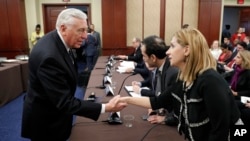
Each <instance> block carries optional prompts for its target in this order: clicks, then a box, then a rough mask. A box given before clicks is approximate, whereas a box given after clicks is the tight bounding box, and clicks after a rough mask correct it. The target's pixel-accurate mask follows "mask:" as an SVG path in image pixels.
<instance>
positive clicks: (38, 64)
mask: <svg viewBox="0 0 250 141" xmlns="http://www.w3.org/2000/svg"><path fill="white" fill-rule="evenodd" d="M86 19H87V16H86V14H84V13H83V12H82V11H80V10H77V9H65V10H63V11H62V12H61V13H60V14H59V16H58V18H57V22H56V30H54V31H52V32H50V33H48V34H47V35H45V36H44V37H43V38H41V39H40V40H39V41H38V43H37V44H36V45H35V47H34V49H33V50H32V52H31V54H30V57H29V89H28V92H27V95H26V97H25V99H24V104H23V117H22V137H25V138H30V139H31V140H32V141H65V140H67V139H68V138H69V136H70V132H71V127H72V116H73V115H79V116H84V117H87V118H91V119H93V120H97V119H98V117H99V115H100V113H104V112H111V111H119V110H121V109H122V108H124V107H125V106H126V103H121V104H119V103H117V100H118V98H119V96H116V97H114V98H113V99H111V100H110V101H109V102H108V103H106V104H100V103H91V102H88V101H83V100H81V99H77V98H75V97H74V93H75V90H76V81H77V75H76V70H75V68H74V63H75V62H74V59H73V58H72V57H71V56H70V55H69V53H68V52H70V51H71V49H72V48H80V46H81V44H82V42H83V40H84V39H86V38H87V28H88V27H87V21H86Z"/></svg>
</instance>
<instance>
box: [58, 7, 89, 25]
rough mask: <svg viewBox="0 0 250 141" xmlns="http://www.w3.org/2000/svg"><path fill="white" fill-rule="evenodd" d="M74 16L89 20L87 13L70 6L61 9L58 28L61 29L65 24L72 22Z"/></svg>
mask: <svg viewBox="0 0 250 141" xmlns="http://www.w3.org/2000/svg"><path fill="white" fill-rule="evenodd" d="M73 18H77V19H83V20H87V15H86V14H85V13H84V12H82V11H81V10H79V9H75V8H69V9H65V10H63V11H61V13H60V14H59V15H58V17H57V20H56V29H57V30H59V29H60V26H61V25H63V24H65V25H69V24H72V22H73V21H72V20H73Z"/></svg>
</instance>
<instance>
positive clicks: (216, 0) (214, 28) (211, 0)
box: [198, 0, 222, 45]
mask: <svg viewBox="0 0 250 141" xmlns="http://www.w3.org/2000/svg"><path fill="white" fill-rule="evenodd" d="M221 4H222V3H221V0H200V5H199V18H198V29H199V30H200V31H201V32H202V33H203V35H204V36H205V38H206V39H207V42H208V44H209V45H210V44H212V41H213V40H219V35H220V19H221ZM208 13H209V14H208Z"/></svg>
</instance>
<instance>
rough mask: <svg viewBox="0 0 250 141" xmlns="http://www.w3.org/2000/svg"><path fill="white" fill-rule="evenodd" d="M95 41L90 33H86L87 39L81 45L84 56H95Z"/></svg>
mask: <svg viewBox="0 0 250 141" xmlns="http://www.w3.org/2000/svg"><path fill="white" fill-rule="evenodd" d="M96 46H97V41H96V39H95V37H94V36H93V35H91V34H88V36H87V40H86V41H85V44H84V45H83V50H84V51H85V55H86V56H95V55H96V51H97V47H96Z"/></svg>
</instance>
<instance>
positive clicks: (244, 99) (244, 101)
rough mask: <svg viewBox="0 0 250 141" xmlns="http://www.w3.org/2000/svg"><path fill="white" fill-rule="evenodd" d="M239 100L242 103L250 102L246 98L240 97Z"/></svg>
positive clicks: (249, 98) (249, 99) (248, 98)
mask: <svg viewBox="0 0 250 141" xmlns="http://www.w3.org/2000/svg"><path fill="white" fill-rule="evenodd" d="M240 99H241V102H242V103H247V101H250V97H247V96H241V97H240Z"/></svg>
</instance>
